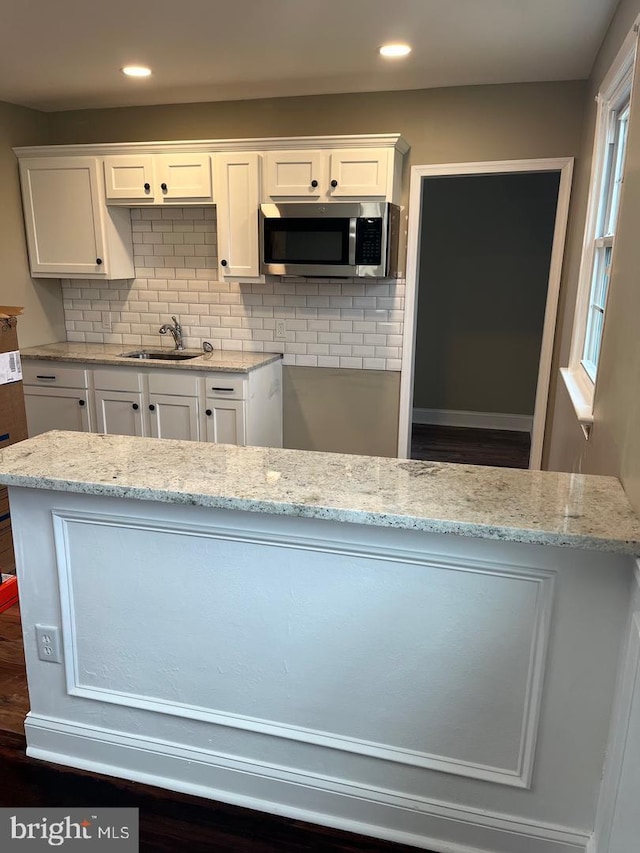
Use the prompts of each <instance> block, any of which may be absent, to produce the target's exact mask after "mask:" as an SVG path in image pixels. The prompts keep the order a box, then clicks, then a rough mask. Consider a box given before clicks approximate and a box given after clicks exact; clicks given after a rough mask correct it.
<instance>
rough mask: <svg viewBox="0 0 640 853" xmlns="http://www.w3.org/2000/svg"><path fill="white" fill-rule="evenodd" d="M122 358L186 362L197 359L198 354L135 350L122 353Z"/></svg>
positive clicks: (176, 351)
mask: <svg viewBox="0 0 640 853" xmlns="http://www.w3.org/2000/svg"><path fill="white" fill-rule="evenodd" d="M120 355H121V357H122V358H140V359H153V360H154V361H156V360H157V361H188V360H189V359H190V358H197V357H198V356H199V355H200V353H186V352H179V351H178V350H175V351H174V352H151V351H149V350H136V351H135V352H122V353H120Z"/></svg>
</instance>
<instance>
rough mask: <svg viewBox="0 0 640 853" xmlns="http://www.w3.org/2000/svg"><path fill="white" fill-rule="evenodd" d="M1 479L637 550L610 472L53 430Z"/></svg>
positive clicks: (15, 453) (8, 465)
mask: <svg viewBox="0 0 640 853" xmlns="http://www.w3.org/2000/svg"><path fill="white" fill-rule="evenodd" d="M0 483H3V484H6V485H10V486H26V487H29V488H37V489H52V490H56V491H67V492H76V493H80V494H90V495H107V496H113V497H120V498H134V499H138V500H151V501H160V502H165V503H174V504H190V505H194V506H204V507H217V508H226V509H236V510H245V511H249V512H260V513H270V514H276V515H290V516H300V517H307V518H320V519H327V520H333V521H338V522H348V523H349V522H350V523H357V524H369V525H377V526H380V527H395V528H401V529H408V530H421V531H426V532H432V533H448V534H456V535H460V536H470V537H479V538H484V539H497V540H503V541H510V542H523V543H534V544H542V545H556V546H566V547H580V548H588V549H592V550H598V551H612V552H617V553H622V554H631V555H640V523H639V522H638V519H637V517H636V516H635V514H634V512H633V510H632V509H631V507H630V505H629V503H628V501H627V499H626V497H625V494H624V491H623V489H622V487H621V486H620V484H619V482H618V480H616V479H615V478H613V477H597V476H587V475H578V474H562V473H552V472H532V471H520V470H513V469H507V468H490V467H479V466H471V465H451V464H442V463H432V462H419V461H403V460H397V459H386V458H377V457H364V456H352V455H343V454H333V453H312V452H306V451H297V450H281V449H274V448H262V447H232V446H230V445H212V444H206V443H197V442H181V441H170V440H161V441H160V440H157V439H147V438H134V437H125V436H115V435H96V434H91V433H73V432H49V433H45V434H43V435H40V436H38V437H36V438H33V439H30V440H28V441H26V442H22V443H20V444H17V445H14V446H13V447H10V448H8V449H5V450H3V451H2V452H1V453H0Z"/></svg>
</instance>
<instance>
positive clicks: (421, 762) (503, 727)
mask: <svg viewBox="0 0 640 853" xmlns="http://www.w3.org/2000/svg"><path fill="white" fill-rule="evenodd" d="M53 525H54V531H55V540H56V553H57V568H58V577H59V583H60V597H61V605H62V634H63V638H64V647H65V669H66V678H67V692H68V693H69V695H72V696H79V697H84V698H87V699H94V700H98V701H102V702H113V703H116V704H121V705H124V706H126V707H131V708H141V709H144V710H148V711H152V712H156V713H164V714H172V715H176V716H180V717H185V718H188V719H197V720H202V721H205V722H209V723H212V724H217V725H222V726H231V727H237V728H241V729H247V730H250V731H255V732H260V733H262V734H269V735H271V736H275V737H280V738H289V739H292V740H300V741H303V742H307V743H311V744H318V745H321V746H325V747H331V748H333V749H338V750H346V751H350V752H356V753H361V754H363V755H369V756H373V757H376V758H380V759H385V760H387V761H395V762H398V763H401V764H410V765H415V766H417V767H425V768H430V769H432V770H436V771H440V772H446V773H453V774H456V775H461V776H466V777H468V778H475V779H483V780H486V781H492V782H497V783H501V784H506V785H513V786H516V787H529V786H530V784H531V775H532V772H533V757H534V750H535V742H536V735H537V725H538V718H539V711H540V703H541V698H542V684H543V680H544V662H545V655H546V646H547V640H548V628H549V619H550V613H551V607H552V590H553V574H552V573H550V572H545V571H540V570H535V569H533V568H532V569H527V568H522V567H518V568H514V567H512V566H509V565H507V564H499V563H491V562H484V561H474V560H465V561H464V562H460V563H455V562H451V561H445V560H442V559H441V558H438V557H437V556H436V555H429V554H428V553H416V552H412V551H409V550H394V549H386V550H385V552H384V553H377V554H376V553H373V554H371V553H370V552H368V551H367V550H366V549H364V548H356V547H352V548H345V547H344V546H342V547H338V546H335V545H332V544H331V543H330V542H325V541H322V540H314V539H310V538H302V537H298V538H294V537H288V536H278V537H276V536H269V535H264V534H257V533H256V534H252V533H251V532H250V531H249V532H247V531H244V530H243V531H237V532H235V531H233V530H232V529H231V531H230V530H229V529H228V528H225V529H216V528H205V527H202V526H194V525H191V524H182V523H176V524H175V525H174V526H173V527H172V530H171V532H167V531H166V529H165V530H164V531H163V529H162V527H161V525H159V524H158V523H157V522H154V521H153V519H151V518H149V519H144V518H138V519H136V520H135V521H132V520H131V519H130V518H123V517H117V516H112V517H110V516H105V515H95V514H91V513H60V512H54V513H53ZM110 542H111V543H113V542H117V545H116V550H117V552H118V553H117V554H116V553H114V551H113V546H112V547H109V543H110ZM265 546H267V547H266V549H265ZM143 558H144V559H151V560H153V561H154V563H155V564H156V566H157V577H156V582H155V583H154V585H153V587H152V588H150V589H148V590H147V592H146V593H145V594H144V596H142V597H141V598H138V596H137V595H134V596H133V598H134V599H135V600H136V601H137V602H138V604H137V606H136V609H135V613H134V612H133V611H132V609H131V606H130V601H131V598H132V594H131V586H132V585H136V584H137V582H136V580H135V567H136V565H138V564H139V562H140V560H141V559H143ZM327 561H330V562H327ZM176 565H180V566H182V570H181V573H180V580H179V585H180V594H181V595H182V596H184V597H185V599H187V600H189V601H190V602H191V605H190V606H191V630H190V632H189V634H188V635H184V636H182V635H175V634H169V633H168V623H167V606H166V590H167V589H170V588H171V585H172V578H173V577H175V566H176ZM186 567H188V569H187V568H186ZM211 573H214V577H215V588H216V590H217V593H216V594H215V595H214V596H212V597H210V598H209V597H207V596H206V595H205V596H203V595H202V594H199V590H203V589H206V587H207V580H208V578H210V577H211ZM107 575H108V576H109V578H108V581H106V584H105V583H104V581H105V580H106V578H107ZM381 575H382V576H383V577H384V580H383V585H382V590H381V591H380V592H378V593H375V591H374V577H375V578H377V579H378V580H379V579H380V577H381ZM400 578H402V580H401V582H400V584H399V583H398V579H400ZM114 582H115V584H114ZM225 589H226V590H230V592H229V593H227V594H226V595H223V594H222V592H221V590H225ZM336 596H337V600H336ZM319 599H322V605H321V607H320V610H321V611H322V612H323V614H324V616H323V620H322V622H319V620H317V619H316V620H315V622H314V619H313V617H312V610H313V609H315V608H316V607H317V606H318V601H319ZM383 606H393V608H394V610H396V611H397V617H398V619H397V621H396V620H394V622H395V625H394V628H393V630H392V631H391V632H389V633H386V634H384V635H381V634H379V632H378V631H377V628H376V630H375V632H374V634H372V632H371V629H372V626H374V625H377V622H378V618H379V612H380V608H381V607H383ZM103 608H106V609H103ZM505 612H506V613H508V614H509V617H508V618H509V622H510V641H509V643H508V644H504V643H503V642H501V633H502V632H503V631H504V625H500V627H498V625H499V623H500V619H499V618H498V617H499V616H500V614H504V613H505ZM101 613H106V614H108V620H109V621H108V624H103V622H102V619H101V615H100V614H101ZM239 613H242V618H241V619H240V618H239V616H238V614H239ZM265 614H266V615H265ZM502 618H504V616H503V617H502ZM241 624H244V625H246V628H247V631H248V627H249V626H253V627H254V628H255V629H256V635H255V637H252V638H251V641H249V640H250V638H249V636H248V634H247V636H246V638H245V640H244V643H239V641H238V636H237V629H238V627H239V625H241ZM280 624H287V625H289V626H290V629H289V630H290V631H291V632H295V631H296V629H298V630H299V629H301V626H302V625H304V624H308V625H313V628H311V629H309V630H308V631H307V632H306V633H305V631H304V629H302V635H303V636H302V638H301V637H298V639H297V641H296V642H295V643H294V644H293V645H292V644H291V643H289V642H288V641H287V640H286V638H284V639H283V638H278V626H279V625H280ZM357 626H361V627H360V628H359V629H358V628H357ZM243 636H244V634H243ZM196 637H198V638H199V640H197V639H195V638H196ZM205 638H206V639H205ZM479 638H482V648H484V649H486V647H487V646H488V647H490V648H492V649H493V653H492V656H491V658H490V659H487V658H486V657H485V655H484V652H483V653H482V654H479V652H478V649H479V648H480V647H481V646H479V645H478V641H479ZM230 640H232V641H231V642H230ZM198 642H200V643H202V647H201V648H200V654H201V655H204V658H205V659H206V660H207V661H209V657H208V656H209V655H211V656H212V658H211V662H210V663H203V664H202V667H201V676H202V679H203V680H202V681H201V680H200V678H199V677H197V676H196V674H195V673H193V672H191V671H190V670H189V669H188V667H187V666H186V665H181V663H180V662H181V661H187V660H190V659H191V658H192V657H193V655H194V654H198ZM207 643H209V644H210V645H207ZM407 646H412V647H413V648H414V654H419V655H420V661H419V663H416V661H413V662H412V664H411V665H410V666H409V665H408V664H407V663H406V662H404V663H403V662H402V658H403V654H402V648H406V647H407ZM319 648H320V649H322V653H321V654H320V655H318V649H319ZM345 649H350V650H351V651H352V652H355V653H356V654H357V655H358V657H359V658H360V659H361V668H360V667H358V668H357V669H356V668H354V667H353V666H351V668H349V669H344V668H343V667H342V666H341V662H342V661H343V660H344V659H345V655H344V652H345ZM418 650H419V651H418ZM279 655H281V659H280V658H279V657H278V656H279ZM153 658H155V660H152V659H153ZM137 660H139V661H141V662H142V661H144V662H145V663H144V670H139V669H138V667H137V666H136V661H137ZM150 660H151V661H152V662H151V664H150V663H149V661H150ZM113 661H121V662H122V661H125V662H126V664H125V666H124V668H122V667H121V666H120V665H116V664H114V663H112V662H113ZM373 661H375V665H374V663H373ZM214 662H215V663H214ZM371 676H374V677H371ZM132 680H133V681H135V683H136V684H137V685H138V690H136V691H135V692H133V691H131V689H130V685H131V683H132ZM454 683H455V684H456V685H457V686H455V688H454ZM460 683H462V684H464V685H465V687H464V689H461V688H460V686H459V684H460ZM247 685H250V686H251V689H250V690H247ZM257 685H260V686H261V689H262V691H263V693H264V692H265V691H266V692H267V693H268V694H269V696H268V698H266V697H263V709H262V714H261V716H260V717H257V716H255V714H253V713H251V712H252V710H253V709H254V702H255V699H254V696H253V690H254V689H255V687H256V686H257ZM205 694H206V701H203V696H205ZM196 695H199V696H200V702H198V703H196V702H195V698H194V697H195V696H196ZM398 696H402V705H398V704H396V700H395V698H392V697H398ZM320 697H323V698H322V699H320ZM332 697H333V698H332ZM327 703H328V707H327ZM363 708H376V709H377V712H376V714H375V715H369V714H367V715H364V716H363V714H362V709H363ZM445 708H447V709H449V710H447V712H446V714H443V713H442V711H443V709H445ZM418 709H419V710H418ZM438 709H439V710H438ZM451 714H454V715H455V716H456V718H457V724H456V726H455V728H454V729H450V715H451ZM479 729H481V734H480V736H479ZM471 731H473V737H472V738H471V739H469V737H468V736H467V735H466V734H465V733H466V732H471Z"/></svg>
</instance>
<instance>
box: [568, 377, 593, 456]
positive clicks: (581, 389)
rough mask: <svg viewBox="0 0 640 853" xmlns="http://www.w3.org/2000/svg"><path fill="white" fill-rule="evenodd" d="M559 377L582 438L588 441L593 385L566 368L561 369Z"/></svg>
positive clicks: (591, 423)
mask: <svg viewBox="0 0 640 853" xmlns="http://www.w3.org/2000/svg"><path fill="white" fill-rule="evenodd" d="M560 375H561V376H562V379H563V380H564V384H565V387H566V389H567V393H568V394H569V399H570V400H571V404H572V405H573V409H574V411H575V413H576V418H577V419H578V423H579V424H580V427H581V429H582V432H583V433H584V437H585V438H586V439H587V440H588V439H589V435H590V433H591V427H592V426H593V385H591V384H590V383H588V381H587V380H586V379H584V378H583V377H582V376H581V375H580V374H579V373H577V372H576V371H575V370H571V369H570V368H568V367H561V368H560Z"/></svg>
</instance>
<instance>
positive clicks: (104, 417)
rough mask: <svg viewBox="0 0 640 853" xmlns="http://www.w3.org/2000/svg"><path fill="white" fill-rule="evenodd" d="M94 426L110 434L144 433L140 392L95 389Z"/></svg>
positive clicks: (99, 430)
mask: <svg viewBox="0 0 640 853" xmlns="http://www.w3.org/2000/svg"><path fill="white" fill-rule="evenodd" d="M94 400H95V407H96V428H97V431H98V432H104V433H108V434H112V435H144V434H145V433H144V431H143V426H142V418H143V414H144V412H143V409H142V394H141V393H140V392H139V391H138V392H135V391H133V392H131V391H103V390H96V391H95V394H94Z"/></svg>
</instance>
